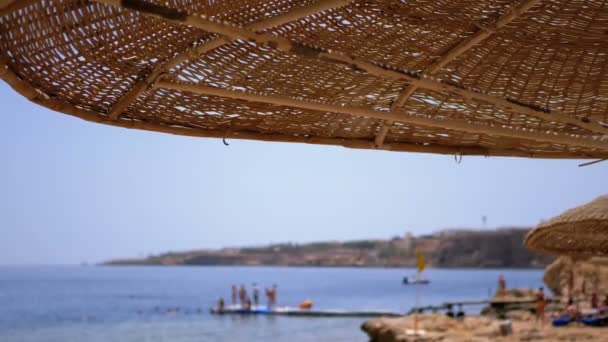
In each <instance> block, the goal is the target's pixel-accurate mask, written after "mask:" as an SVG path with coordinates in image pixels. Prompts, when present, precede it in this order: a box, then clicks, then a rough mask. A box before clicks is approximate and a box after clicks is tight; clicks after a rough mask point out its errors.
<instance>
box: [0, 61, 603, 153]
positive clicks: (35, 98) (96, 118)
mask: <svg viewBox="0 0 608 342" xmlns="http://www.w3.org/2000/svg"><path fill="white" fill-rule="evenodd" d="M0 61H1V62H2V63H1V64H0V78H2V79H3V80H4V81H5V82H6V83H7V84H8V85H9V86H11V88H13V89H14V90H15V91H16V92H17V93H19V94H21V95H22V96H24V97H25V98H27V99H29V100H30V101H32V102H34V103H36V104H38V105H41V106H43V107H46V108H48V109H51V110H54V111H57V112H61V113H65V114H68V115H71V116H74V117H76V118H79V119H82V120H85V121H89V122H94V123H101V124H106V125H110V126H115V127H122V128H128V129H139V130H145V131H153V132H160V133H167V134H175V135H182V136H189V137H202V138H227V139H243V140H256V141H273V142H285V143H304V144H317V145H333V146H342V147H346V148H353V149H364V150H371V149H377V148H376V147H375V145H374V142H373V141H371V140H367V139H354V138H335V137H315V136H303V135H286V134H281V133H261V132H251V131H238V130H237V131H232V130H206V129H201V128H197V127H184V126H176V125H167V124H161V123H153V122H145V121H137V120H130V119H122V120H110V119H109V118H108V117H107V116H106V114H104V113H99V112H95V111H92V110H89V109H86V108H83V107H81V106H76V105H74V104H71V103H69V102H66V101H62V100H59V99H57V98H53V97H50V96H49V95H47V94H45V93H44V92H42V91H40V90H38V89H36V88H34V87H33V86H32V85H31V84H30V83H28V82H27V81H26V80H24V79H22V78H20V77H19V76H18V75H17V74H16V73H15V72H14V71H13V70H12V69H11V68H10V67H9V66H8V64H7V63H6V61H5V60H0ZM379 149H380V150H383V151H394V152H415V153H433V154H444V155H461V156H485V157H491V156H494V157H524V158H542V159H573V158H579V159H597V158H608V151H595V152H592V153H588V154H585V153H576V152H525V151H521V150H516V149H501V148H486V147H481V146H447V145H438V144H414V143H406V142H393V143H390V144H384V145H383V146H382V147H381V148H379Z"/></svg>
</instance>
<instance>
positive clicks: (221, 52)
mask: <svg viewBox="0 0 608 342" xmlns="http://www.w3.org/2000/svg"><path fill="white" fill-rule="evenodd" d="M0 25H1V31H0V39H1V40H0V44H1V45H0V49H1V51H0V61H1V62H2V67H0V75H1V77H2V78H3V79H4V80H5V81H6V82H7V83H9V84H10V85H11V86H12V87H13V88H14V89H16V90H17V91H18V92H20V93H21V94H22V95H24V96H26V97H27V98H29V99H30V100H32V101H33V102H35V103H38V104H40V105H43V106H46V107H49V108H51V109H53V110H56V111H59V112H63V113H66V114H69V115H73V116H76V117H79V118H82V119H85V120H89V121H94V122H99V123H104V124H108V125H114V126H121V127H128V128H137V129H144V130H152V131H159V132H166V133H173V134H181V135H188V136H199V137H216V138H237V139H238V138H240V139H253V140H265V141H286V142H301V143H313V144H329V145H341V146H346V147H352V148H363V149H383V150H393V151H413V152H430V153H442V154H454V155H485V156H518V157H536V158H599V159H603V158H608V75H607V73H608V68H607V67H606V66H607V65H608V44H607V43H606V42H607V38H608V36H607V35H606V32H607V30H608V3H606V2H605V1H603V0H602V1H599V0H590V1H582V0H574V1H573V0H564V1H550V0H523V1H507V0H461V1H455V0H410V1H397V0H395V1H389V0H355V1H349V0H247V1H245V0H225V1H211V0H200V1H192V0H180V1H176V0H169V1H155V0H145V1H143V0H122V1H121V0H99V1H76V0H74V1H67V0H61V1H56V0H55V1H54V0H44V1H43V0H23V1H11V0H8V1H7V0H0Z"/></svg>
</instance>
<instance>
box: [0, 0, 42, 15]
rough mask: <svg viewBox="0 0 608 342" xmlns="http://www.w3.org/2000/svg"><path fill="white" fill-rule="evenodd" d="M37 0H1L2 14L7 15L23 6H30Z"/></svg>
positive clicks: (0, 12)
mask: <svg viewBox="0 0 608 342" xmlns="http://www.w3.org/2000/svg"><path fill="white" fill-rule="evenodd" d="M33 2H35V0H0V16H3V15H7V14H9V13H11V12H14V11H17V10H19V9H21V8H23V7H26V6H29V5H30V4H32V3H33Z"/></svg>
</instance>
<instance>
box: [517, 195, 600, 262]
mask: <svg viewBox="0 0 608 342" xmlns="http://www.w3.org/2000/svg"><path fill="white" fill-rule="evenodd" d="M525 244H526V246H527V247H528V248H530V249H532V250H535V251H538V252H541V253H547V254H555V255H573V256H593V255H596V256H602V255H603V256H608V195H605V196H601V197H598V198H596V199H595V200H594V201H592V202H590V203H587V204H585V205H582V206H580V207H576V208H574V209H570V210H568V211H566V212H564V213H563V214H561V215H559V216H556V217H555V218H553V219H551V220H549V221H546V222H543V223H542V224H540V225H539V226H538V227H537V228H535V229H534V230H532V231H531V232H530V233H528V236H526V240H525Z"/></svg>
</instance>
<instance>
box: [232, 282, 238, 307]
mask: <svg viewBox="0 0 608 342" xmlns="http://www.w3.org/2000/svg"><path fill="white" fill-rule="evenodd" d="M236 292H237V291H236V285H234V284H232V305H236Z"/></svg>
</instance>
